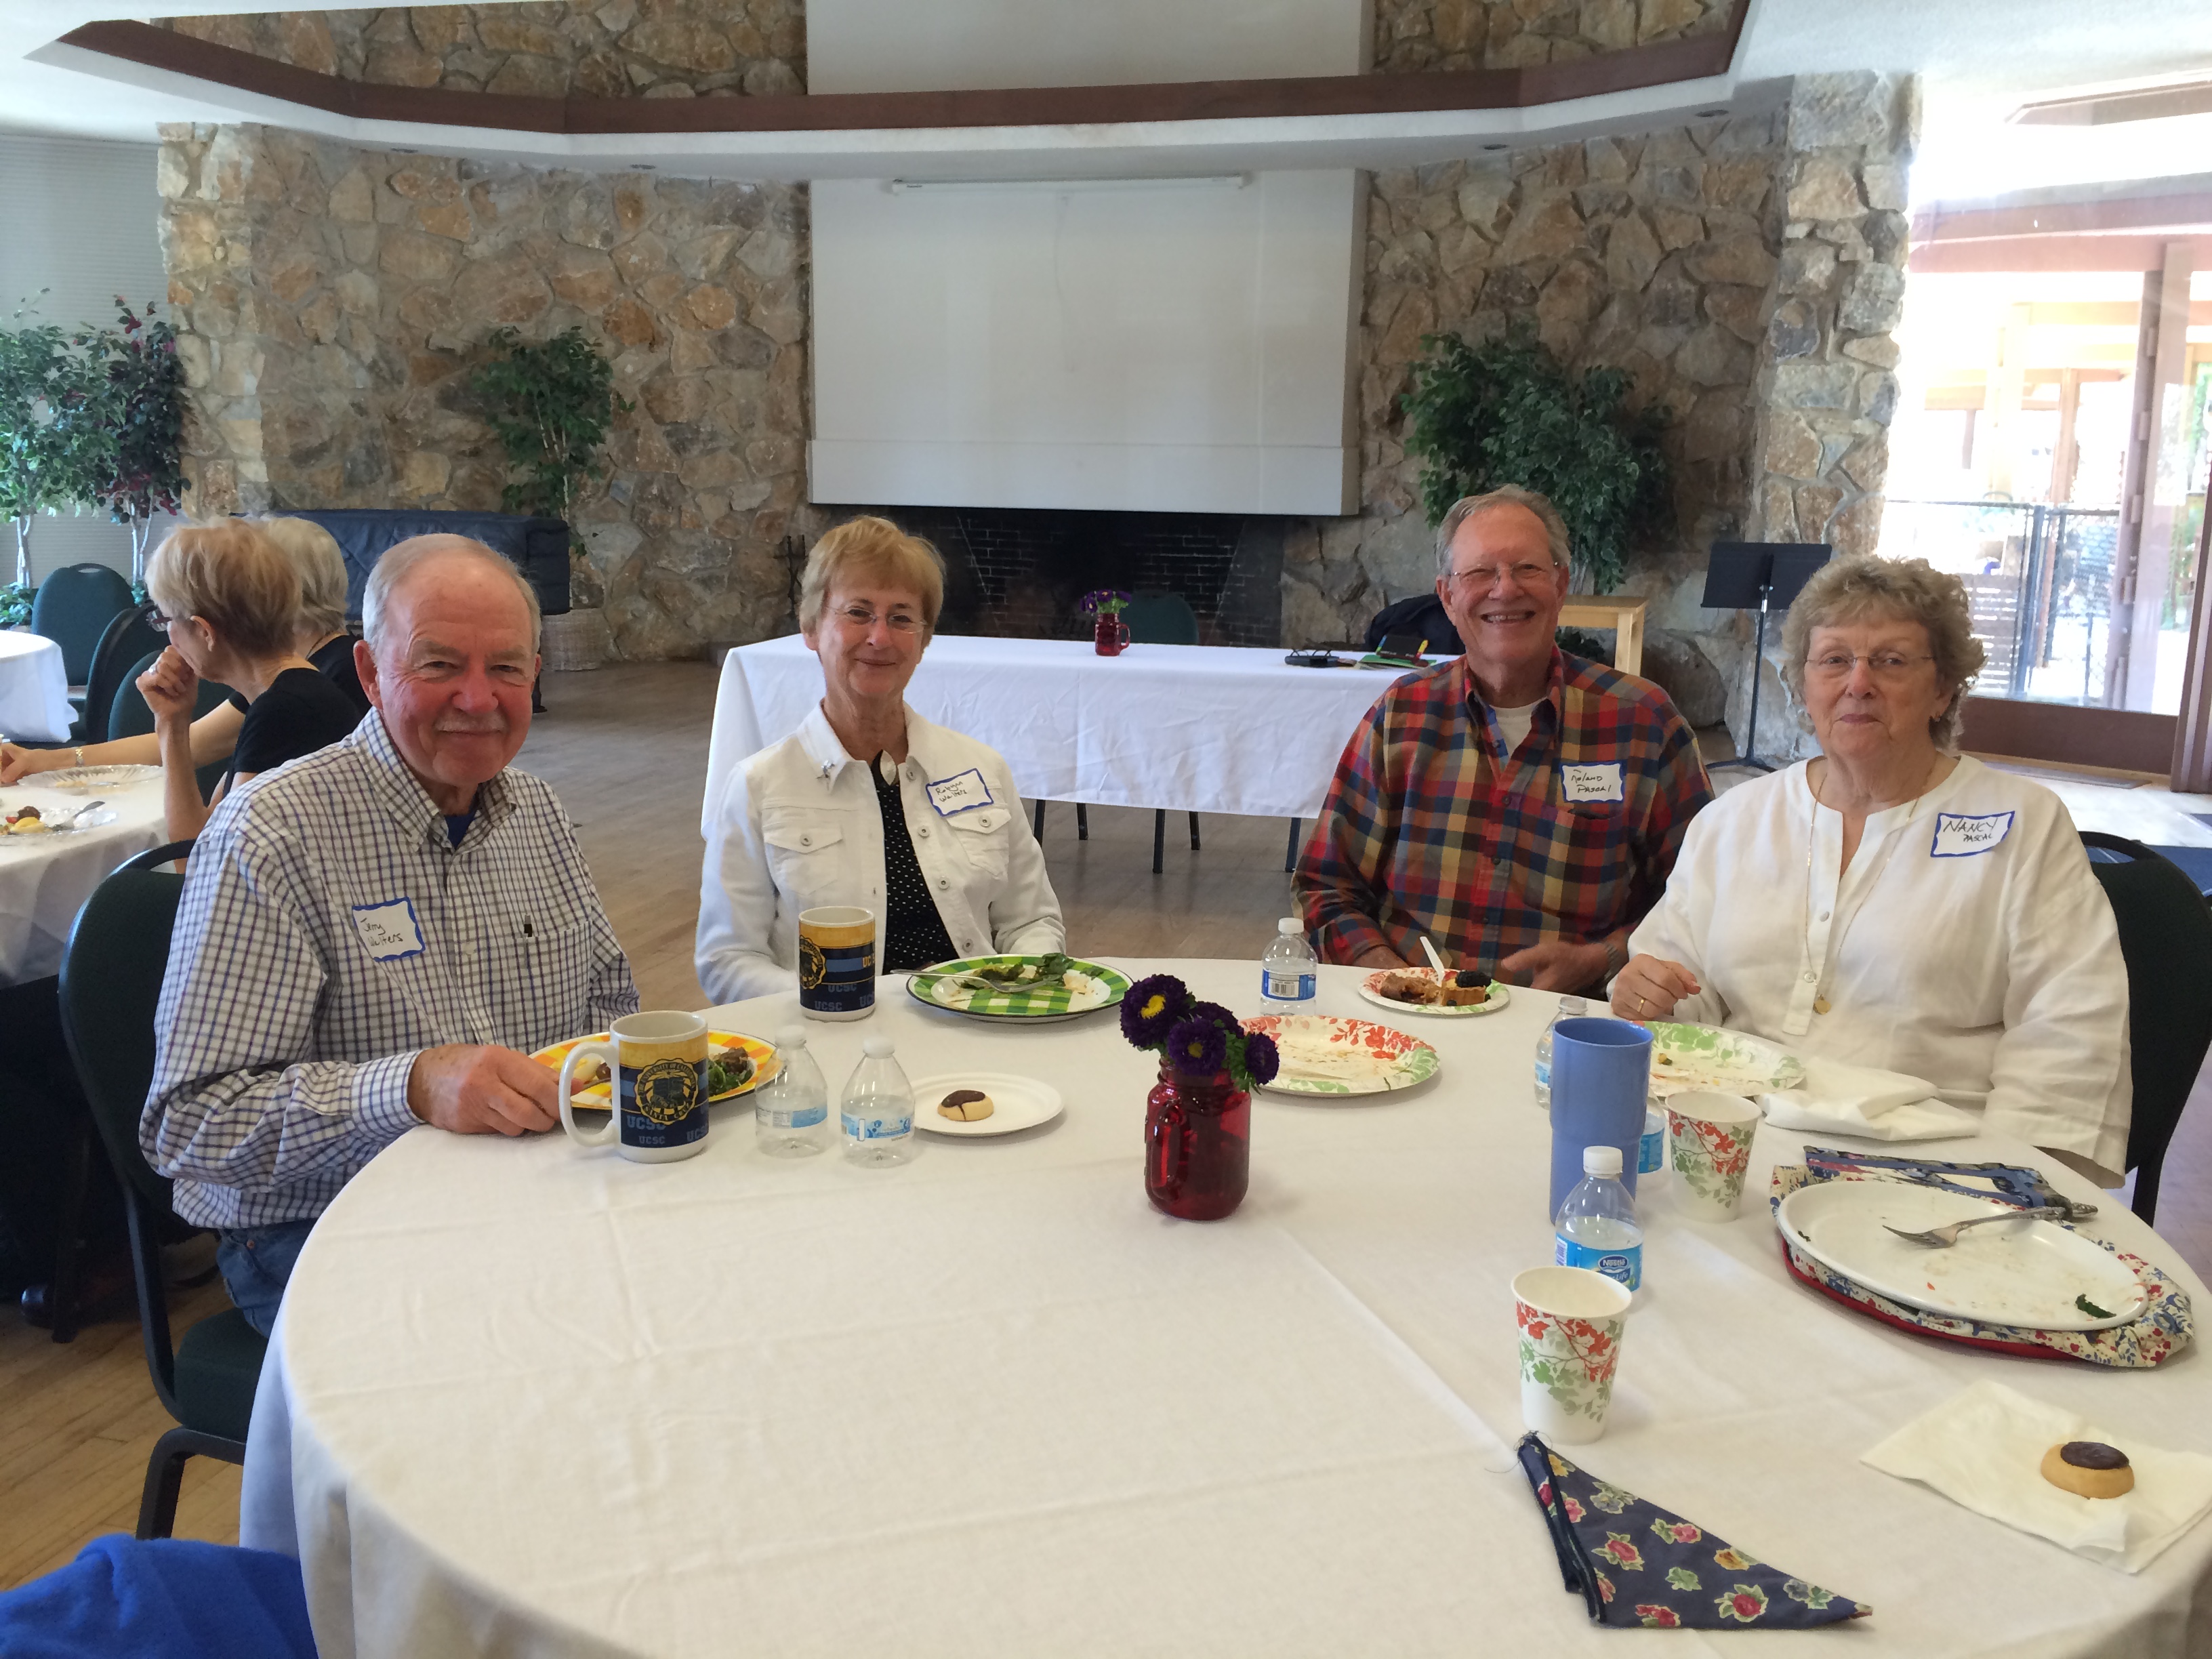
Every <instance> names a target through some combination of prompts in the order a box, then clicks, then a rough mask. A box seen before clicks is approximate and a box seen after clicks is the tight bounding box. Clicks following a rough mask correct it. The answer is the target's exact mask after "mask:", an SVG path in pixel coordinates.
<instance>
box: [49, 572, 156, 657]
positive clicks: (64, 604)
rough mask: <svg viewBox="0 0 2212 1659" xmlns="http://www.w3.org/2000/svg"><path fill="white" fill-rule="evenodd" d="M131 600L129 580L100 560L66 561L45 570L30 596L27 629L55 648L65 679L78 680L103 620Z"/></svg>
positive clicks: (133, 602) (128, 606) (127, 606)
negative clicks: (44, 575) (28, 626)
mask: <svg viewBox="0 0 2212 1659" xmlns="http://www.w3.org/2000/svg"><path fill="white" fill-rule="evenodd" d="M136 604H137V600H136V599H133V598H132V597H131V584H130V582H129V581H128V580H125V578H123V577H121V576H118V575H117V574H115V572H113V571H112V570H110V569H109V568H107V567H106V565H104V564H72V565H67V566H64V568H61V569H59V570H52V571H48V572H47V573H46V578H45V580H42V581H40V584H39V586H38V591H37V592H34V593H33V594H32V595H31V631H32V632H33V634H43V635H46V637H47V638H48V639H50V640H52V641H54V643H55V644H57V645H58V646H60V647H61V648H62V663H63V665H64V669H65V670H66V671H67V672H68V674H69V683H70V684H71V685H82V684H84V683H85V680H86V678H88V676H89V675H90V674H91V672H92V653H93V652H94V649H95V648H96V647H98V646H99V644H100V635H102V634H104V633H106V631H107V624H108V623H109V622H110V621H112V619H113V617H114V616H115V613H116V612H117V611H128V610H130V609H131V606H132V605H136Z"/></svg>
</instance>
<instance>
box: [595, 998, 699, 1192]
mask: <svg viewBox="0 0 2212 1659" xmlns="http://www.w3.org/2000/svg"><path fill="white" fill-rule="evenodd" d="M582 1060H605V1062H606V1067H607V1082H608V1086H609V1092H610V1093H611V1095H612V1096H613V1097H614V1110H613V1112H612V1113H611V1115H610V1117H609V1119H608V1121H607V1125H606V1127H605V1128H603V1129H596V1130H586V1129H580V1128H579V1127H577V1126H576V1116H575V1112H574V1107H573V1103H572V1102H571V1101H570V1100H569V1098H568V1091H569V1090H570V1088H572V1087H573V1086H574V1078H575V1074H576V1066H577V1064H578V1062H580V1061H582ZM559 1087H560V1090H561V1127H562V1128H563V1129H566V1130H567V1131H568V1137H569V1139H572V1140H574V1141H576V1142H577V1143H578V1144H580V1145H581V1146H608V1145H610V1144H611V1145H612V1146H614V1147H615V1148H616V1149H617V1151H619V1152H621V1153H622V1155H623V1157H624V1158H629V1159H631V1160H633V1161H634V1162H636V1163H639V1164H672V1163H674V1162H675V1161H676V1160H677V1159H678V1158H694V1157H696V1156H697V1155H698V1154H699V1153H701V1152H705V1151H706V1150H707V1096H708V1088H707V1021H706V1018H705V1017H704V1016H702V1015H699V1014H685V1013H676V1012H668V1013H649V1014H625V1015H624V1016H623V1018H620V1019H618V1020H617V1021H616V1022H615V1023H614V1027H613V1030H612V1032H611V1036H610V1037H609V1039H608V1040H607V1041H605V1042H580V1043H578V1044H577V1045H576V1046H575V1047H574V1048H571V1049H570V1050H568V1054H567V1055H566V1056H565V1057H563V1059H562V1061H561V1081H560V1084H559Z"/></svg>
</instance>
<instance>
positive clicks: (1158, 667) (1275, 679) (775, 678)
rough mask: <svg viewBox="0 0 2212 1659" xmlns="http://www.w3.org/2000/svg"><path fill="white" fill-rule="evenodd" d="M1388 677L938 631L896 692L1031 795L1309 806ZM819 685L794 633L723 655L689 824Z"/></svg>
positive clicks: (804, 710) (1225, 653)
mask: <svg viewBox="0 0 2212 1659" xmlns="http://www.w3.org/2000/svg"><path fill="white" fill-rule="evenodd" d="M1394 678H1395V675H1393V674H1391V673H1389V671H1381V670H1370V669H1360V668H1293V667H1291V665H1289V664H1287V663H1285V661H1284V660H1283V653H1281V652H1280V651H1271V650H1259V649H1250V648H1247V647H1241V646H1221V645H1133V646H1131V647H1129V648H1128V649H1127V651H1125V652H1123V653H1121V655H1120V656H1118V657H1102V656H1100V655H1099V654H1098V653H1097V652H1096V651H1095V650H1093V649H1092V648H1091V646H1090V645H1089V644H1088V643H1087V642H1084V641H1073V640H1001V639H986V638H982V637H980V636H974V635H964V634H941V635H938V636H937V637H936V638H935V639H933V640H932V641H930V642H929V648H928V650H927V651H926V652H924V653H922V659H921V666H920V667H919V668H917V669H916V670H915V675H914V679H913V680H912V682H911V683H910V684H908V687H907V693H906V700H907V702H908V704H910V705H911V706H912V707H913V708H914V709H915V712H916V713H917V714H921V716H922V717H923V718H924V719H925V720H935V721H936V722H937V723H938V724H939V726H951V728H952V729H953V730H955V731H956V732H965V733H966V734H967V735H968V736H969V737H971V738H976V739H978V740H979V741H981V742H983V743H987V744H990V745H991V747H992V748H994V749H995V750H998V751H999V752H1000V754H1001V755H1003V756H1005V757H1006V764H1007V765H1008V766H1009V767H1010V768H1012V770H1013V775H1014V785H1015V787H1017V788H1018V789H1019V790H1020V791H1021V792H1022V794H1023V796H1024V798H1025V799H1030V800H1072V801H1083V802H1085V803H1088V804H1091V805H1101V806H1146V807H1165V808H1167V809H1168V810H1170V811H1192V812H1242V813H1249V814H1252V815H1255V816H1257V817H1285V818H1289V817H1301V818H1310V817H1314V816H1316V814H1317V813H1318V812H1319V811H1320V810H1321V805H1322V799H1324V798H1325V797H1326V796H1327V795H1328V785H1329V780H1330V779H1331V778H1332V777H1334V775H1335V773H1336V763H1337V758H1338V757H1340V755H1342V754H1343V752H1344V745H1345V744H1346V742H1348V741H1349V740H1350V739H1351V737H1352V732H1354V731H1355V730H1357V729H1358V725H1359V721H1360V719H1361V717H1362V716H1363V715H1364V714H1366V713H1367V711H1368V710H1369V709H1370V708H1373V707H1374V704H1375V700H1376V698H1377V697H1379V696H1382V695H1383V690H1384V689H1385V688H1386V687H1387V686H1389V684H1390V682H1391V681H1392V680H1393V679H1394ZM821 700H822V665H821V664H820V662H819V661H818V660H817V659H816V657H815V655H814V653H812V652H811V651H810V650H808V649H807V647H806V642H805V640H803V639H801V638H800V637H799V635H796V634H792V635H786V636H785V637H783V638H781V639H775V640H763V641H761V642H760V643H759V644H757V645H747V646H740V647H738V649H736V650H734V651H732V652H731V653H729V654H728V655H727V656H726V657H725V658H724V659H722V685H721V690H720V693H719V694H718V695H717V696H716V697H715V700H714V736H713V738H712V740H711V742H710V744H709V745H708V750H707V796H706V806H705V815H704V817H703V818H702V829H704V828H705V827H706V825H707V824H708V823H711V822H712V820H713V817H714V809H715V806H716V805H717V804H718V802H719V801H720V799H721V785H722V781H723V780H724V779H725V778H726V776H727V775H729V772H730V769H732V767H734V766H736V765H738V763H740V762H742V761H744V759H745V757H747V756H749V755H751V754H754V753H756V752H757V751H758V750H762V749H764V748H766V747H767V746H768V745H769V744H772V743H777V742H781V740H782V739H783V738H786V737H788V736H789V735H790V734H791V733H792V732H794V731H796V730H797V729H798V727H799V722H800V721H801V720H805V718H806V716H807V714H809V713H811V711H812V709H813V708H814V706H815V704H816V703H817V702H820V701H821Z"/></svg>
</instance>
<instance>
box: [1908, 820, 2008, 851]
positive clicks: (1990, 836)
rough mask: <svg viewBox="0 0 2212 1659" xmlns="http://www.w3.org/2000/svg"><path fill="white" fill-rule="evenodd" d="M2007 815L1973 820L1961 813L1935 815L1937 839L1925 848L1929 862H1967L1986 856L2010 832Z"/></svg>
mask: <svg viewBox="0 0 2212 1659" xmlns="http://www.w3.org/2000/svg"><path fill="white" fill-rule="evenodd" d="M2012 820H2013V815H2012V814H2011V813H2010V812H1990V813H1988V814H1986V815H1984V816H1983V817H1969V816H1968V815H1966V813H1964V812H1938V813H1937V814H1936V839H1935V841H1934V842H1933V843H1932V844H1930V846H1929V848H1928V856H1929V858H1932V859H1970V858H1972V857H1974V856H1975V855H1976V854H1980V853H1986V852H1988V851H1989V850H1990V848H1993V847H1995V846H1996V844H1997V843H1998V842H2001V841H2002V840H2003V839H2004V838H2005V836H2008V834H2010V833H2011V831H2012Z"/></svg>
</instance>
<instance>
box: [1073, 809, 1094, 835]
mask: <svg viewBox="0 0 2212 1659" xmlns="http://www.w3.org/2000/svg"><path fill="white" fill-rule="evenodd" d="M1075 838H1076V840H1078V841H1089V840H1090V839H1091V809H1090V808H1089V807H1088V806H1085V805H1084V804H1083V803H1082V802H1081V801H1078V802H1076V803H1075Z"/></svg>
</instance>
